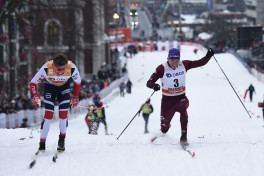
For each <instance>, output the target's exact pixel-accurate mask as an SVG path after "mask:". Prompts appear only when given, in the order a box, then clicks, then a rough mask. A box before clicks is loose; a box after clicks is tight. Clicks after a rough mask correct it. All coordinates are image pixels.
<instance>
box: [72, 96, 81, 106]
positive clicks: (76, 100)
mask: <svg viewBox="0 0 264 176" xmlns="http://www.w3.org/2000/svg"><path fill="white" fill-rule="evenodd" d="M78 103H79V97H78V96H74V97H73V98H72V99H71V104H72V109H73V108H75V107H76V106H77V105H78Z"/></svg>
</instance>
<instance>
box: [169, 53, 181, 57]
mask: <svg viewBox="0 0 264 176" xmlns="http://www.w3.org/2000/svg"><path fill="white" fill-rule="evenodd" d="M169 56H170V57H179V56H180V53H170V54H169Z"/></svg>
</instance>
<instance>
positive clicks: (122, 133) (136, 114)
mask: <svg viewBox="0 0 264 176" xmlns="http://www.w3.org/2000/svg"><path fill="white" fill-rule="evenodd" d="M155 92H156V91H154V92H152V94H151V95H150V97H149V98H148V99H147V100H146V101H145V103H147V101H148V100H150V98H151V97H152V95H153V94H154V93H155ZM145 103H144V104H145ZM140 110H141V106H140V108H139V110H138V112H137V113H136V114H135V115H134V117H133V118H132V119H131V120H130V122H129V123H128V124H127V126H126V127H125V129H124V130H123V131H122V132H121V133H120V135H119V136H118V137H117V138H116V139H119V137H120V136H121V135H122V134H123V133H124V131H125V130H126V129H127V127H128V126H129V125H130V123H131V122H132V121H133V120H134V118H135V117H136V116H137V115H138V113H139V112H140Z"/></svg>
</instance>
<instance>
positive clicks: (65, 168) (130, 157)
mask: <svg viewBox="0 0 264 176" xmlns="http://www.w3.org/2000/svg"><path fill="white" fill-rule="evenodd" d="M193 49H194V47H191V46H183V47H182V53H181V58H182V59H189V60H196V59H198V57H202V56H204V54H205V53H203V52H202V51H198V53H197V55H198V56H197V55H195V54H194V53H193ZM166 56H167V53H166V52H153V53H148V52H146V53H139V54H138V55H137V56H136V57H134V58H133V59H128V70H129V76H130V78H131V80H132V82H133V84H134V86H133V89H132V94H130V95H129V94H127V95H126V96H125V98H121V97H119V96H117V97H115V96H114V95H116V94H117V93H116V92H117V91H118V90H116V91H114V92H113V94H112V96H110V97H107V98H108V99H111V98H112V97H114V98H113V99H112V101H111V102H109V103H108V108H106V115H107V122H108V125H109V131H110V132H111V133H113V134H114V135H111V136H105V135H104V133H103V126H102V125H101V126H100V129H99V135H98V136H92V135H88V134H87V132H88V129H87V127H86V124H85V122H84V116H85V114H80V115H78V116H76V118H75V119H71V120H69V127H68V131H67V138H66V151H65V153H63V154H62V155H61V156H59V158H58V160H57V163H53V162H52V156H53V154H54V152H55V150H56V147H57V140H58V135H59V129H58V122H54V123H53V124H52V125H51V129H50V132H49V136H48V138H47V144H46V145H47V146H46V152H45V153H44V154H43V155H42V156H40V158H39V159H38V161H37V163H36V165H35V167H34V168H33V169H31V170H30V169H28V165H29V163H30V162H31V161H32V159H33V156H34V152H36V150H37V148H38V142H39V130H38V129H34V130H30V129H0V141H1V143H0V153H1V154H0V175H1V176H6V175H8V176H17V175H20V176H23V175H25V176H29V175H30V176H31V175H32V176H36V175H37V176H42V175H43V176H47V175H58V176H59V175H62V176H66V175H67V176H68V175H78V176H80V175H83V176H86V175H90V176H146V175H151V176H161V175H180V176H182V175H188V176H212V175H213V176H231V175H232V176H237V175H239V176H263V175H264V167H263V163H264V152H263V149H264V138H263V136H264V128H263V119H262V111H261V109H260V108H258V107H257V103H258V102H260V101H262V100H263V94H264V84H263V83H261V82H259V81H258V80H256V78H254V77H253V76H251V75H250V74H249V73H248V71H247V70H246V69H245V68H244V67H243V66H242V65H241V64H240V62H239V61H238V60H237V59H236V58H235V57H234V56H232V55H230V54H216V55H215V57H216V59H217V60H218V62H219V64H220V65H221V66H222V68H223V70H224V71H225V73H226V75H227V76H228V78H229V79H230V81H231V82H232V84H233V86H234V87H235V90H236V91H237V93H238V95H239V96H241V98H242V96H243V95H244V91H245V90H246V89H247V88H248V86H249V84H250V83H252V84H253V85H254V86H255V89H256V94H255V95H254V100H253V102H252V103H250V102H249V100H248V99H247V100H246V101H245V102H244V103H245V106H246V107H247V109H248V110H249V111H250V112H251V115H252V118H249V116H248V114H247V113H246V111H245V109H244V108H243V106H242V105H241V103H240V101H239V100H238V98H237V96H236V95H235V93H234V92H233V90H232V88H231V87H230V85H229V84H228V82H227V80H226V79H225V77H224V75H223V74H222V72H221V70H220V68H219V67H218V65H217V64H216V62H215V61H214V59H211V60H210V61H209V63H208V64H207V65H206V66H204V67H202V68H196V69H193V70H190V71H189V72H188V73H187V80H186V82H187V83H186V84H187V97H188V98H189V100H190V107H189V109H188V114H189V126H188V140H189V142H190V150H192V151H195V153H196V156H195V158H192V157H190V155H188V153H186V152H184V151H183V150H182V149H181V147H180V145H179V144H178V141H179V138H180V123H179V114H175V116H174V119H173V120H172V123H171V125H172V127H171V129H170V130H169V132H168V133H167V135H166V136H165V137H163V138H159V139H157V140H156V142H155V144H151V143H150V138H151V137H152V136H153V135H154V134H156V133H157V132H158V131H159V128H160V122H159V114H160V100H161V92H156V93H155V94H154V95H153V96H152V99H151V103H152V104H153V106H154V113H153V114H152V115H151V116H150V122H149V130H150V132H151V133H149V134H147V135H145V134H143V131H144V121H143V118H142V117H141V116H140V117H138V116H137V117H136V118H135V119H134V121H133V122H132V123H131V125H130V126H129V127H128V128H127V130H126V131H125V132H124V133H123V135H122V136H121V137H120V138H119V140H116V138H117V136H118V135H119V134H120V133H121V131H122V130H123V129H124V128H125V126H126V125H127V124H128V122H129V121H130V120H131V119H132V117H133V116H134V115H135V113H136V112H137V111H138V109H139V107H140V106H141V104H142V103H143V102H144V101H145V100H146V99H147V98H148V97H149V96H150V95H151V93H152V90H151V89H148V88H146V86H145V84H146V81H147V80H148V78H149V76H150V75H151V74H152V72H153V71H154V69H155V68H156V67H157V66H158V65H159V64H161V63H162V62H164V61H165V60H166ZM108 101H109V100H108ZM242 101H243V100H242ZM258 115H259V116H260V118H257V116H258ZM30 137H32V138H30ZM20 138H25V139H24V140H19V139H20Z"/></svg>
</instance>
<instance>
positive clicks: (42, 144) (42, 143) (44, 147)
mask: <svg viewBox="0 0 264 176" xmlns="http://www.w3.org/2000/svg"><path fill="white" fill-rule="evenodd" d="M45 149H46V144H45V142H39V149H38V150H39V151H42V152H45Z"/></svg>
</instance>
